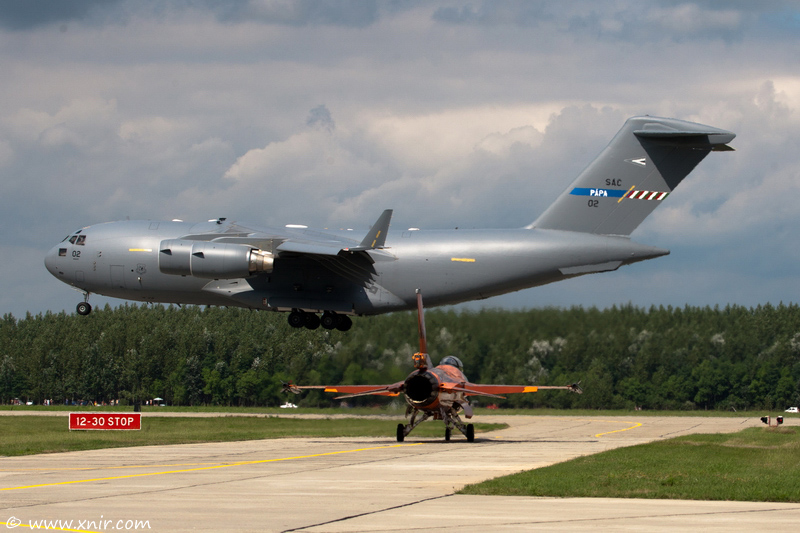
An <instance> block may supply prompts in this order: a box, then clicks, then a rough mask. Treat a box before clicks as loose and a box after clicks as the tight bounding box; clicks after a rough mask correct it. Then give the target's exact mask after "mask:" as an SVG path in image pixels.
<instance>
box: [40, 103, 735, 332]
mask: <svg viewBox="0 0 800 533" xmlns="http://www.w3.org/2000/svg"><path fill="white" fill-rule="evenodd" d="M735 136H736V135H735V134H734V133H731V132H729V131H725V130H721V129H718V128H713V127H710V126H704V125H701V124H696V123H693V122H686V121H682V120H677V119H670V118H658V117H650V116H641V117H633V118H630V119H628V120H627V121H626V122H625V124H624V126H623V127H622V129H621V130H620V131H619V132H618V133H617V135H616V136H615V137H614V138H613V139H612V140H611V142H610V143H609V145H608V146H607V147H606V148H605V149H604V150H603V151H602V152H601V153H600V155H599V156H598V157H597V158H596V159H595V160H594V161H593V162H592V163H591V164H590V165H589V166H588V167H587V168H586V169H585V170H584V171H583V172H582V173H581V174H580V175H579V176H578V177H577V179H576V180H575V181H574V182H573V183H572V184H571V185H570V186H569V187H568V188H567V189H566V190H565V191H564V192H563V193H562V194H561V195H560V196H559V197H558V198H557V199H556V201H555V202H554V203H553V204H552V205H550V207H549V208H547V209H546V210H545V212H544V213H543V214H542V215H541V216H539V218H537V219H536V220H535V221H534V222H532V223H531V224H529V225H528V226H525V227H524V228H517V229H500V230H498V229H491V230H488V229H485V230H481V229H475V230H464V229H456V230H417V229H409V230H402V231H400V230H396V231H395V230H393V231H390V230H389V226H390V221H391V217H392V210H391V209H387V210H385V211H383V213H382V214H381V215H380V216H379V217H378V219H377V221H376V222H375V224H374V225H373V226H372V228H371V229H370V230H369V232H367V234H366V235H354V232H352V231H344V230H343V231H330V230H319V229H311V228H308V227H305V226H296V225H291V226H286V227H284V228H269V227H259V226H257V225H253V224H249V223H246V222H241V221H233V220H228V219H226V218H218V219H214V220H210V221H208V222H183V221H180V220H172V221H157V220H135V221H134V220H125V221H119V222H107V223H103V224H96V225H92V226H86V227H84V228H81V229H79V230H77V231H75V232H73V233H72V234H70V235H68V236H67V237H66V238H65V239H64V240H63V241H62V242H61V243H60V244H57V245H56V246H54V247H53V248H52V249H51V250H50V251H49V252H48V253H47V256H46V258H45V266H46V267H47V270H49V271H50V273H51V274H52V275H53V276H55V277H56V278H57V279H59V280H61V281H63V282H64V283H66V284H68V285H71V286H72V287H74V288H76V289H78V290H79V291H81V292H82V293H83V295H84V298H83V301H81V302H80V303H79V304H78V306H77V312H78V313H79V314H81V315H87V314H89V313H90V312H91V309H92V308H91V306H90V304H89V295H90V294H91V293H97V294H103V295H106V296H111V297H115V298H123V299H127V300H138V301H142V302H159V303H176V304H198V305H218V306H239V307H246V308H250V309H261V310H271V311H286V312H289V315H288V317H289V323H290V324H291V325H292V326H294V327H307V328H311V329H315V328H318V327H319V326H320V325H321V326H322V327H324V328H327V329H334V328H336V329H339V330H343V331H346V330H347V329H349V328H350V326H351V325H352V322H351V319H350V316H353V315H357V316H360V315H374V314H380V313H388V312H392V311H399V310H411V309H414V308H415V307H416V290H417V289H421V290H422V292H423V293H424V294H425V299H426V303H427V304H428V305H429V306H440V305H448V304H455V303H459V302H465V301H469V300H476V299H483V298H488V297H490V296H496V295H499V294H505V293H508V292H512V291H518V290H521V289H527V288H530V287H536V286H539V285H544V284H547V283H552V282H555V281H560V280H563V279H567V278H571V277H575V276H582V275H584V274H592V273H596V272H607V271H612V270H616V269H618V268H619V267H620V266H622V265H628V264H631V263H636V262H638V261H644V260H646V259H652V258H655V257H659V256H662V255H666V254H668V253H669V251H668V250H664V249H661V248H656V247H652V246H648V245H644V244H639V243H636V242H634V241H632V240H631V239H630V234H631V232H633V231H634V230H635V229H636V228H637V227H638V226H639V224H641V222H642V221H643V220H644V219H645V218H646V217H647V216H648V215H649V214H650V213H651V212H652V211H653V210H654V209H655V208H656V207H658V205H659V204H660V203H661V202H663V201H664V200H665V199H666V198H667V197H668V196H669V194H670V192H672V190H673V189H675V187H677V186H678V184H679V183H680V182H681V181H682V180H683V179H684V178H685V177H686V176H687V175H688V174H689V173H690V172H691V171H692V170H693V169H694V167H695V166H697V164H698V163H700V161H702V160H703V158H704V157H705V156H706V155H708V153H709V152H711V151H726V150H732V148H730V147H729V146H728V145H727V143H729V142H730V141H732V140H733V139H734V137H735Z"/></svg>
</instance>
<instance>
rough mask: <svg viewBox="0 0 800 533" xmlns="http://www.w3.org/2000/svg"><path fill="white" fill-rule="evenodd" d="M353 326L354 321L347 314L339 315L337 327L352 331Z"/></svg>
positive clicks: (340, 329) (341, 329)
mask: <svg viewBox="0 0 800 533" xmlns="http://www.w3.org/2000/svg"><path fill="white" fill-rule="evenodd" d="M351 327H353V321H352V320H350V317H349V316H347V315H339V322H338V323H337V324H336V329H338V330H339V331H350V328H351Z"/></svg>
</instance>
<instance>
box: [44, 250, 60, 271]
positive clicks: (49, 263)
mask: <svg viewBox="0 0 800 533" xmlns="http://www.w3.org/2000/svg"><path fill="white" fill-rule="evenodd" d="M57 262H58V246H53V247H52V248H51V249H50V251H49V252H47V255H45V256H44V266H45V268H47V271H48V272H50V273H51V274H52V275H54V276H58V265H57Z"/></svg>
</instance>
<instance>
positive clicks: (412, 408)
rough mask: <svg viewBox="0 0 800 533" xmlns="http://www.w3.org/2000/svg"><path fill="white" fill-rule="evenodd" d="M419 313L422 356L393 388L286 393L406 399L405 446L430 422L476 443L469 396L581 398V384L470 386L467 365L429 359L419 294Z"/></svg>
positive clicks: (401, 433)
mask: <svg viewBox="0 0 800 533" xmlns="http://www.w3.org/2000/svg"><path fill="white" fill-rule="evenodd" d="M417 312H418V317H419V352H417V353H415V354H414V355H413V357H412V359H413V362H414V368H415V369H416V370H414V371H413V372H412V373H411V374H409V375H408V377H407V378H406V379H405V380H404V381H398V382H397V383H392V384H391V385H336V386H326V385H307V386H297V385H292V384H291V383H289V384H285V385H284V391H285V392H293V393H295V394H300V392H301V390H302V389H325V392H337V393H343V395H342V396H337V397H336V398H334V399H336V400H343V399H346V398H355V397H356V396H369V395H376V396H398V395H399V394H400V393H403V394H404V395H405V399H406V403H407V404H408V406H407V407H406V416H408V415H411V418H410V419H409V421H408V424H398V425H397V441H398V442H403V440H404V439H405V438H406V436H407V435H408V434H409V433H411V431H412V430H413V429H414V428H415V427H417V426H418V425H419V424H420V423H421V422H424V421H425V420H427V419H429V418H431V417H432V418H433V419H434V420H442V421H444V425H445V430H444V438H445V440H447V441H449V440H450V435H451V433H452V430H453V428H458V430H459V431H460V432H461V433H463V434H464V436H465V437H467V441H468V442H473V441H474V440H475V427H474V426H473V425H472V424H465V423H464V422H462V420H461V417H459V415H458V413H459V411H462V410H463V411H464V416H465V417H466V418H472V406H470V404H469V400H468V399H467V398H468V397H469V396H488V397H490V398H500V399H504V397H503V396H500V395H501V394H515V393H525V392H537V391H539V390H544V389H559V390H569V391H572V392H576V393H578V394H580V393H581V392H583V391H582V390H581V388H580V387H579V386H578V384H577V383H576V384H572V385H565V386H563V387H558V386H535V385H478V384H476V383H470V382H469V381H468V380H467V377H466V376H465V375H464V365H463V364H462V363H461V360H460V359H459V358H458V357H455V356H452V355H450V356H447V357H445V358H444V359H442V360H441V361H440V362H439V366H436V367H434V366H433V364H432V363H431V358H430V356H429V355H428V342H427V335H426V332H425V316H424V313H423V308H422V294H421V293H420V291H419V290H417Z"/></svg>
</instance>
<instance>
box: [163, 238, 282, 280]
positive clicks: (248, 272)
mask: <svg viewBox="0 0 800 533" xmlns="http://www.w3.org/2000/svg"><path fill="white" fill-rule="evenodd" d="M274 260H275V257H274V256H273V255H272V253H271V252H265V251H263V250H258V249H256V248H253V247H252V246H248V245H245V244H232V243H223V242H213V241H189V240H182V239H169V240H165V241H161V246H160V248H159V254H158V268H159V270H161V272H162V273H164V274H173V275H176V276H194V277H196V278H207V279H235V278H246V277H248V276H252V275H255V274H261V273H270V272H272V268H273V262H274Z"/></svg>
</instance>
